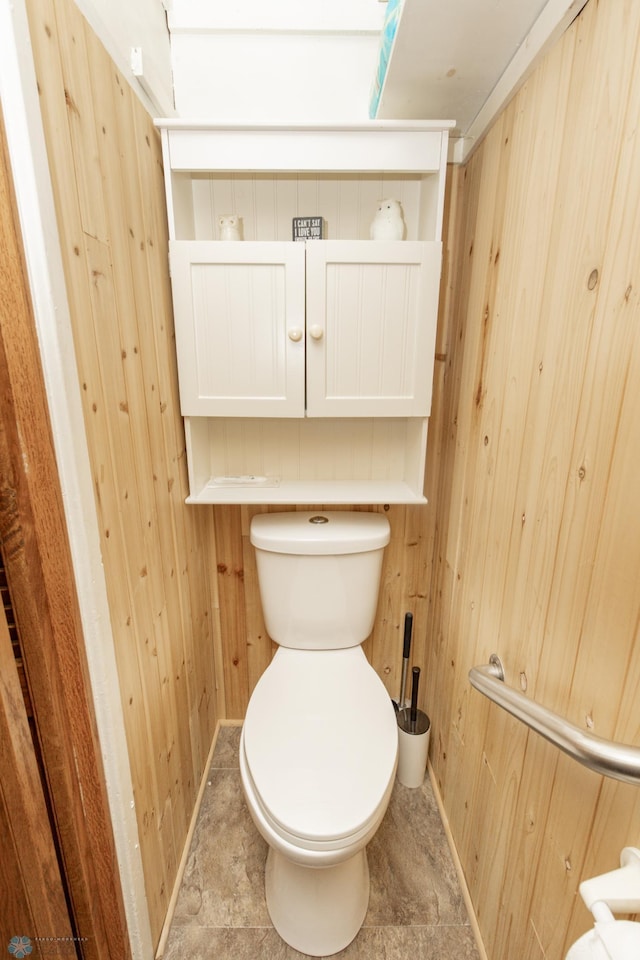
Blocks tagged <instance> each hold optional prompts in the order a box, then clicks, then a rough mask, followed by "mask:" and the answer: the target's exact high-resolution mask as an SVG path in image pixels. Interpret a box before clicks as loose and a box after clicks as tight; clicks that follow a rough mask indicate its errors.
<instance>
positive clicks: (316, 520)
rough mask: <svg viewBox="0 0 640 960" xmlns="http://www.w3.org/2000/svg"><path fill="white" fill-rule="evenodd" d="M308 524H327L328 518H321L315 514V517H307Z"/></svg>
mask: <svg viewBox="0 0 640 960" xmlns="http://www.w3.org/2000/svg"><path fill="white" fill-rule="evenodd" d="M309 523H329V517H321V516H320V514H317V515H316V516H315V517H309Z"/></svg>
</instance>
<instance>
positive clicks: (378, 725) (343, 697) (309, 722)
mask: <svg viewBox="0 0 640 960" xmlns="http://www.w3.org/2000/svg"><path fill="white" fill-rule="evenodd" d="M242 740H243V749H244V759H245V761H246V767H247V771H248V773H249V775H250V777H251V783H252V786H253V789H254V791H255V797H256V800H257V801H258V802H259V804H260V807H261V810H262V813H263V815H264V816H265V819H266V820H267V821H268V822H269V823H270V825H271V827H272V829H274V830H275V831H276V832H277V833H278V834H280V836H281V837H282V838H283V839H284V840H286V841H288V842H292V843H295V844H297V845H299V846H302V847H305V848H307V849H325V850H326V849H332V848H336V847H341V846H345V845H348V844H349V843H350V842H353V841H357V840H358V838H360V837H362V836H364V835H365V834H366V833H367V832H368V830H369V829H370V826H371V824H372V823H374V822H377V816H378V811H379V809H380V806H381V804H383V802H384V804H385V806H386V800H387V799H388V796H389V793H390V790H391V787H392V785H393V775H394V771H395V767H396V761H397V750H398V736H397V724H396V719H395V714H394V711H393V705H392V703H391V700H390V697H389V694H388V693H387V691H386V689H385V687H384V685H383V683H382V681H381V680H380V678H379V677H378V676H377V674H376V673H375V671H374V670H373V668H372V667H371V666H370V664H369V663H368V661H367V659H366V657H365V655H364V652H363V651H362V648H361V647H360V646H357V647H349V648H347V649H343V650H312V651H310V650H304V651H302V650H295V649H290V648H286V647H279V648H278V650H277V652H276V655H275V657H274V658H273V660H272V662H271V664H270V665H269V667H268V668H267V670H266V671H265V672H264V674H263V675H262V677H261V678H260V680H259V681H258V684H257V686H256V688H255V690H254V692H253V694H252V696H251V700H250V703H249V707H248V709H247V715H246V718H245V721H244V729H243V736H242Z"/></svg>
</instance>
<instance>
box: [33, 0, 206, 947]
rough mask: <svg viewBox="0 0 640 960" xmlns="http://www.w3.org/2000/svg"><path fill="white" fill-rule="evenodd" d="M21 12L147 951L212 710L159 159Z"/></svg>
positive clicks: (56, 16) (103, 88)
mask: <svg viewBox="0 0 640 960" xmlns="http://www.w3.org/2000/svg"><path fill="white" fill-rule="evenodd" d="M28 11H29V17H30V29H31V34H32V42H33V49H34V57H35V61H36V73H37V78H38V85H39V90H40V97H41V107H42V114H43V121H44V126H45V134H46V139H47V148H48V154H49V163H50V167H51V172H52V179H53V185H54V193H55V199H56V208H57V214H58V221H59V229H60V238H61V245H62V254H63V259H64V266H65V274H66V279H67V288H68V296H69V301H70V309H71V315H72V322H73V326H74V340H75V347H76V354H77V362H78V368H79V378H80V384H81V392H82V399H83V404H84V413H85V422H86V432H87V439H88V444H89V451H90V458H91V465H92V472H93V479H94V487H95V498H96V507H97V514H98V522H99V526H100V532H101V545H102V553H103V562H104V568H105V574H106V580H107V589H108V595H109V604H110V610H111V621H112V628H113V634H114V640H115V645H116V655H117V663H118V670H119V675H120V682H121V694H122V704H123V711H124V717H125V725H126V732H127V740H128V747H129V756H130V763H131V771H132V778H133V784H134V792H135V801H136V812H137V817H138V827H139V832H140V843H141V851H142V859H143V866H144V871H145V879H146V890H147V896H148V903H149V911H150V917H151V928H152V932H153V935H154V936H155V937H156V938H157V937H158V936H159V933H160V930H161V926H162V923H163V921H164V917H165V913H166V909H167V904H168V899H169V897H170V895H171V892H172V887H173V883H174V880H175V876H176V869H177V866H178V864H179V861H180V857H181V855H182V850H183V846H184V842H185V838H186V835H187V830H188V827H189V822H190V818H191V815H192V813H193V808H194V803H195V798H196V795H197V791H198V787H199V784H200V780H201V776H202V773H203V767H204V764H205V761H206V758H207V756H208V752H209V748H210V745H211V741H212V737H213V733H214V729H215V723H216V719H217V717H218V716H220V715H221V713H222V711H223V710H224V704H223V699H222V696H223V691H222V690H221V689H220V690H217V689H216V682H215V674H214V657H215V650H214V646H215V643H216V642H217V637H218V632H219V630H218V626H217V613H216V611H217V599H216V596H215V588H216V584H215V576H212V568H211V556H212V550H211V549H210V545H211V544H213V539H214V538H213V530H212V527H211V511H207V510H205V511H202V510H200V509H199V508H196V509H194V508H190V509H188V508H187V507H186V506H185V504H184V497H185V495H186V492H187V477H186V464H185V451H184V435H183V428H182V421H181V419H180V416H179V406H178V399H177V379H176V370H175V347H174V334H173V321H172V311H171V296H170V287H169V277H168V268H167V229H166V222H165V221H166V217H165V202H164V184H163V176H162V169H161V150H160V144H159V138H158V135H157V132H156V130H155V129H154V127H153V124H152V121H151V119H150V118H149V116H148V115H147V113H146V112H145V110H144V109H143V108H142V106H141V105H140V103H139V101H138V100H137V98H136V97H135V95H134V94H133V93H132V91H131V89H130V88H129V86H128V85H127V83H126V82H125V80H124V79H123V78H122V77H121V76H120V75H119V74H118V72H117V70H116V69H115V67H114V65H113V63H112V62H111V60H110V59H109V57H108V56H107V54H106V52H105V51H104V49H103V47H102V46H101V44H100V43H99V42H98V40H97V38H96V37H95V35H94V34H93V32H92V31H91V30H90V29H89V28H88V27H87V25H86V23H85V21H84V19H83V18H82V17H81V15H80V13H79V11H78V9H77V7H76V6H75V4H74V3H73V2H71V0H55V2H54V0H30V2H29V3H28ZM213 570H215V566H214V568H213Z"/></svg>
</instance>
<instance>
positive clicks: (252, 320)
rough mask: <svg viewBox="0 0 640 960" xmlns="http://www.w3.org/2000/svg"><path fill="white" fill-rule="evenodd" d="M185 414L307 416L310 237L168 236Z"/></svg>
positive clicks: (179, 373) (181, 390) (210, 415)
mask: <svg viewBox="0 0 640 960" xmlns="http://www.w3.org/2000/svg"><path fill="white" fill-rule="evenodd" d="M170 258H171V278H172V287H173V300H174V311H175V325H176V347H177V354H178V375H179V380H180V400H181V407H182V414H183V416H209V417H220V416H224V417H256V416H257V417H302V416H304V350H305V342H304V329H305V318H304V244H301V243H293V242H283V243H252V242H242V241H240V242H233V241H231V242H230V241H189V240H185V241H181V240H173V241H171V243H170Z"/></svg>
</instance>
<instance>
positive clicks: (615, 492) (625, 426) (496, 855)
mask: <svg viewBox="0 0 640 960" xmlns="http://www.w3.org/2000/svg"><path fill="white" fill-rule="evenodd" d="M639 14H640V11H638V10H637V9H636V8H635V7H634V6H633V4H630V3H624V2H620V3H618V2H615V0H614V2H611V0H600V2H599V3H595V2H592V3H590V4H588V5H587V7H586V8H585V10H584V11H583V13H582V14H581V16H580V17H579V18H578V19H577V20H576V21H575V22H574V24H573V25H572V27H571V28H570V30H568V31H567V33H566V34H565V36H564V37H563V38H562V40H561V41H560V42H559V43H558V44H557V45H556V47H555V48H554V49H553V50H552V51H551V52H550V53H549V54H548V56H547V57H546V58H545V60H544V61H543V62H542V63H541V65H540V66H539V67H538V69H537V70H536V71H535V73H534V74H532V76H531V77H530V78H529V80H528V81H527V83H526V84H525V85H524V87H523V88H522V89H521V91H520V92H519V93H518V95H517V96H516V97H515V98H514V100H513V101H512V103H511V104H510V105H509V106H508V108H507V109H506V111H505V112H504V113H503V114H502V115H501V116H500V117H499V118H498V120H497V121H496V123H495V124H494V126H493V128H492V129H491V131H490V132H489V134H488V135H487V137H486V138H485V140H484V141H483V143H482V144H480V145H479V146H478V147H477V149H476V150H475V152H474V153H473V155H472V157H471V159H470V160H469V162H468V163H467V165H466V166H465V167H464V168H463V169H456V171H455V173H454V184H453V186H452V190H451V196H452V198H455V197H458V196H460V197H461V200H460V201H459V202H458V201H457V200H456V204H455V205H456V206H457V211H456V212H455V215H454V211H453V209H452V211H451V214H452V216H451V218H450V229H453V230H454V235H455V241H454V243H453V247H454V260H453V264H452V266H451V269H452V272H453V274H454V278H455V279H454V283H453V292H452V294H451V296H450V297H449V298H448V306H447V316H446V317H445V327H444V328H443V329H446V331H447V346H446V349H445V348H441V349H443V352H444V353H446V355H447V360H446V374H445V382H444V394H443V397H442V403H443V406H442V416H443V422H442V425H441V435H442V440H443V442H442V446H441V450H440V457H439V463H438V481H437V494H436V495H435V498H433V497H432V502H433V499H435V501H436V535H435V544H434V554H433V578H432V581H431V591H430V595H431V603H430V609H429V635H430V636H431V637H432V638H433V642H432V643H430V644H428V646H427V656H426V666H427V671H426V672H427V677H428V703H429V705H430V706H432V712H433V729H434V739H433V745H432V753H431V760H432V764H433V768H434V772H435V774H436V777H437V780H438V783H439V786H440V789H441V791H442V796H443V799H444V805H445V808H446V811H447V816H448V818H449V822H450V826H451V830H452V834H453V837H454V840H455V843H456V847H457V851H458V854H459V856H460V860H461V862H462V865H463V869H464V872H465V876H466V879H467V882H468V885H469V889H470V892H471V898H472V901H473V904H474V908H475V912H476V915H477V917H478V921H479V924H480V928H481V930H482V934H483V938H484V942H485V946H486V949H487V953H488V955H489V956H491V958H492V960H510V958H512V957H515V956H518V957H523V958H527V960H533V958H536V960H538V958H541V957H554V958H555V957H561V956H564V954H565V952H566V950H567V949H568V946H569V945H570V944H571V943H572V942H573V941H574V940H575V939H577V937H578V936H579V935H580V934H581V933H582V932H584V931H585V930H586V929H587V928H588V927H589V926H590V915H589V914H588V912H587V910H586V908H585V907H584V905H583V904H582V901H581V899H580V897H579V896H577V887H578V884H579V882H580V881H581V880H582V879H584V878H586V877H588V876H593V875H596V874H598V873H602V872H605V871H608V870H611V869H613V868H615V867H616V866H617V863H618V857H619V853H620V849H621V848H622V847H623V846H625V845H627V844H637V838H638V834H639V832H640V795H639V794H638V791H637V790H636V789H635V788H633V787H631V786H627V785H624V784H618V783H615V782H613V781H608V780H604V779H603V778H602V777H600V776H597V775H596V774H593V773H591V772H589V771H587V770H585V769H584V768H582V767H580V766H579V765H577V764H576V763H575V762H573V761H571V760H569V759H568V758H567V757H565V756H564V755H563V754H560V753H559V752H558V751H557V750H555V749H554V748H553V747H552V746H550V745H549V744H548V743H546V741H543V740H541V739H540V738H538V737H537V736H536V735H535V734H533V733H529V732H527V730H526V728H524V727H523V726H522V725H521V724H519V723H518V722H517V721H516V720H514V719H513V718H511V717H509V716H507V714H505V713H504V712H503V711H500V710H499V708H497V707H495V706H493V705H491V704H489V702H488V701H487V700H485V699H484V698H482V697H481V696H480V695H479V694H477V693H476V692H475V691H472V690H471V689H470V687H469V683H468V679H467V673H468V670H469V668H470V667H471V666H473V665H474V664H475V663H481V662H486V661H487V659H488V656H489V655H490V654H491V653H492V652H494V651H495V652H497V653H498V654H499V655H500V656H501V658H502V660H503V662H504V665H505V668H506V674H507V677H506V680H507V683H509V684H511V685H513V686H515V687H516V688H518V689H526V691H527V693H528V694H530V695H531V696H533V697H534V698H535V699H536V700H538V701H539V702H541V703H543V704H544V705H545V706H547V707H549V708H550V709H552V710H555V711H557V712H558V713H560V714H561V715H564V716H566V717H567V718H568V719H569V720H571V721H572V722H573V723H576V724H578V725H579V726H586V727H588V728H590V729H593V730H594V731H595V732H596V733H598V734H599V735H600V736H603V737H609V738H612V739H615V740H620V741H626V742H629V743H636V744H637V743H639V742H640V739H639V738H640V709H639V707H638V704H639V703H640V677H639V675H638V669H637V661H638V657H639V654H640V636H639V634H638V623H639V622H640V590H639V584H638V576H639V571H640V546H639V544H640V528H639V524H640V510H639V507H638V502H637V488H638V483H637V477H638V473H639V471H640V453H639V451H640V432H639V431H640V420H639V412H640V411H639V409H638V407H639V403H640V394H639V393H638V386H637V384H638V355H639V353H640V335H639V330H638V324H637V310H638V289H640V257H639V253H638V251H639V250H640V244H639V242H638V240H639V238H638V233H637V231H638V218H639V213H638V211H639V210H640V196H639V195H638V178H637V170H638V162H639V158H638V153H637V151H638V145H637V137H636V119H637V115H638V108H639V97H640V82H639V80H638V77H639V74H638V67H639V63H638V49H639V40H640V19H639ZM632 171H635V174H632ZM452 221H453V222H452Z"/></svg>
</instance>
